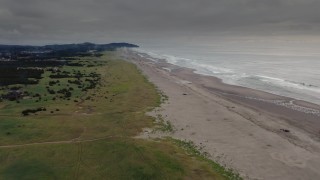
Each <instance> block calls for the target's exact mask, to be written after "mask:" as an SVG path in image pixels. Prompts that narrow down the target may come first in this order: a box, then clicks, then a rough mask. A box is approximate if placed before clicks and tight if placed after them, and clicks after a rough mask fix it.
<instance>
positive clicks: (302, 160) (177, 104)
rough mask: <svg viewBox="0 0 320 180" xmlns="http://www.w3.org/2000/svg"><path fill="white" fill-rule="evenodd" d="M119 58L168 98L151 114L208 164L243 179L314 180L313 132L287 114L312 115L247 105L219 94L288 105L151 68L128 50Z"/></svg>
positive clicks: (319, 160)
mask: <svg viewBox="0 0 320 180" xmlns="http://www.w3.org/2000/svg"><path fill="white" fill-rule="evenodd" d="M121 56H122V57H124V58H126V59H127V60H129V61H131V62H133V63H135V64H136V65H137V66H138V68H139V69H141V70H142V72H143V73H144V74H145V75H146V76H147V77H148V78H149V80H150V81H151V82H153V83H154V84H155V85H156V86H157V87H158V88H159V89H160V90H161V91H163V92H164V93H165V94H166V95H167V96H168V97H169V101H168V102H167V103H165V104H163V105H162V106H161V108H159V109H157V112H154V114H161V115H162V116H163V117H165V118H166V120H168V121H170V122H171V123H172V124H173V125H174V127H175V129H176V131H175V132H174V133H173V134H172V136H173V137H174V138H178V139H182V140H191V141H193V142H194V143H195V144H197V145H199V146H202V147H204V150H205V151H206V152H208V153H209V154H210V155H211V156H212V159H213V160H215V161H218V162H220V163H222V164H225V165H226V166H227V167H230V168H233V169H235V170H237V171H238V172H239V173H240V174H241V175H242V176H243V177H245V178H246V179H290V180H293V179H320V143H319V141H318V139H317V138H318V136H317V134H316V131H317V128H319V127H310V128H309V126H310V124H303V125H304V126H301V127H305V128H301V127H300V126H296V124H295V122H296V121H294V117H292V118H291V114H293V115H292V116H299V117H300V116H301V117H303V118H305V119H306V122H313V121H314V119H317V118H318V117H316V116H315V115H313V114H306V113H302V112H296V111H294V112H293V110H292V109H291V110H290V109H289V110H287V109H288V108H287V109H285V108H286V107H282V106H281V107H280V106H279V107H278V106H277V105H275V104H272V103H271V104H270V103H268V104H266V103H265V102H259V101H257V102H256V101H254V103H251V101H250V102H247V101H246V100H243V99H240V98H233V97H231V96H227V95H224V94H221V92H229V93H231V92H232V93H240V94H242V95H244V94H245V95H251V96H252V95H254V96H255V97H259V98H264V99H268V100H276V99H281V100H288V99H287V98H285V97H277V96H274V95H270V94H268V93H263V92H259V91H255V90H251V89H247V88H237V87H230V86H227V85H221V82H220V83H219V82H218V81H217V80H216V79H214V78H208V77H203V76H199V75H196V74H193V73H192V71H190V70H188V69H185V68H179V67H176V66H171V65H168V64H166V63H155V62H152V61H150V60H147V59H144V58H142V57H140V56H137V55H136V54H135V53H133V52H130V51H122V52H121ZM164 67H165V68H164ZM168 69H171V70H168ZM224 86H225V87H224ZM210 88H211V89H210ZM212 89H219V91H215V90H212ZM224 90H225V91H224ZM255 103H256V104H257V105H255ZM260 107H262V108H260ZM310 107H315V108H318V106H313V105H312V106H310ZM281 108H283V110H282V109H281ZM278 111H280V112H278ZM291 111H292V112H291ZM296 114H298V115H296ZM313 116H315V117H313ZM291 119H293V120H291ZM308 120H309V121H308ZM315 125H316V126H317V125H318V124H313V126H315ZM311 126H312V124H311ZM308 128H309V129H308ZM283 130H289V131H290V132H285V131H283ZM150 136H152V134H150Z"/></svg>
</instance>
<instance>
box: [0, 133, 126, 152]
mask: <svg viewBox="0 0 320 180" xmlns="http://www.w3.org/2000/svg"><path fill="white" fill-rule="evenodd" d="M110 138H122V136H107V137H102V138H95V139H86V140H79V139H78V138H75V139H72V140H67V141H50V142H37V143H28V144H15V145H4V146H0V149H1V148H16V147H26V146H35V145H46V144H72V143H80V142H81V143H84V142H93V141H99V140H104V139H110Z"/></svg>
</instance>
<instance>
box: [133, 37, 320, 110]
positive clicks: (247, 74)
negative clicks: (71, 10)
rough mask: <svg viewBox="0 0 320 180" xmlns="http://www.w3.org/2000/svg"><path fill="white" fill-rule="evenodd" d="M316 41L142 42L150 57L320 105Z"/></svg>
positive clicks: (242, 84)
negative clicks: (178, 43) (146, 43)
mask: <svg viewBox="0 0 320 180" xmlns="http://www.w3.org/2000/svg"><path fill="white" fill-rule="evenodd" d="M319 47H320V46H318V45H317V44H316V43H306V42H286V41H284V42H283V41H281V42H276V43H275V42H255V41H219V42H214V43H212V44H210V43H205V44H201V43H198V44H191V43H186V44H182V45H181V44H180V45H171V46H170V45H167V44H163V45H150V44H149V45H146V46H142V47H141V48H138V49H135V50H136V51H137V52H140V53H141V55H143V53H145V54H148V55H149V56H151V57H153V58H152V60H154V61H156V60H157V59H165V60H166V61H167V62H169V63H171V64H175V65H178V66H182V67H188V68H193V69H195V70H196V71H195V72H196V73H199V74H202V75H208V76H215V77H218V78H220V79H222V80H223V82H224V83H227V84H232V85H239V86H244V87H249V88H253V89H257V90H262V91H266V92H269V93H273V94H277V95H281V96H286V97H292V98H295V99H299V100H304V101H308V102H312V103H315V104H319V105H320V51H319Z"/></svg>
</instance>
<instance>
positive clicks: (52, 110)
mask: <svg viewBox="0 0 320 180" xmlns="http://www.w3.org/2000/svg"><path fill="white" fill-rule="evenodd" d="M77 62H80V63H81V64H82V66H63V67H62V68H61V69H60V70H61V71H65V72H70V73H71V74H72V73H73V74H75V72H80V73H82V74H84V75H85V76H83V77H79V78H75V77H67V78H58V79H55V78H50V77H49V76H50V75H52V72H50V71H46V72H45V73H44V75H43V78H42V79H41V80H40V83H39V84H38V85H27V86H25V85H21V88H22V89H23V90H24V91H28V92H32V94H33V95H35V94H40V95H41V98H39V97H37V96H35V97H34V96H30V97H27V98H24V99H22V100H19V102H16V101H2V102H0V179H6V180H7V179H9V180H10V179H19V180H21V179H30V180H31V179H32V180H33V179H229V178H231V179H232V178H237V176H234V175H233V174H232V173H231V172H230V171H226V170H224V168H222V167H221V166H219V165H217V164H215V163H213V162H211V161H209V160H207V159H205V158H204V157H203V156H202V155H201V154H199V153H198V152H196V151H195V150H194V149H193V147H191V148H190V146H188V144H184V143H183V142H180V141H176V140H172V139H165V140H143V139H137V138H134V136H136V135H137V134H139V133H140V132H141V131H142V129H143V128H146V127H149V128H152V127H154V125H155V121H154V118H152V117H148V116H146V115H145V113H146V112H147V111H150V110H151V109H152V108H154V107H156V106H159V105H160V103H161V97H160V94H159V93H158V92H157V90H156V88H155V87H154V85H152V84H151V83H149V82H148V81H147V79H146V78H145V77H144V76H142V75H141V73H140V72H139V71H138V70H137V68H136V67H135V66H134V65H133V64H131V63H128V62H125V61H122V60H119V59H118V58H117V57H116V56H115V55H114V54H113V53H105V55H104V56H102V57H100V58H97V57H94V58H93V57H83V58H81V60H77ZM91 73H96V74H98V75H99V77H100V79H99V81H98V82H97V83H96V85H97V86H96V87H94V88H91V89H85V90H84V87H87V86H89V85H90V82H89V81H90V80H92V79H94V77H93V76H89V75H90V74H91ZM87 75H88V76H87ZM77 79H78V80H81V81H82V84H81V86H82V87H79V85H77V84H74V83H70V81H75V80H77ZM86 79H87V81H86ZM57 80H59V82H58V83H56V84H53V85H51V86H50V85H49V83H50V82H52V81H57ZM47 86H49V87H50V89H52V90H54V91H56V92H58V91H59V90H61V89H63V88H68V89H72V90H70V91H71V92H72V95H71V96H70V97H63V96H64V95H63V93H60V94H59V93H56V94H50V93H48V90H47ZM7 88H10V87H7ZM5 91H7V89H5V88H3V89H2V90H0V93H4V92H5ZM37 108H45V110H43V111H39V112H36V113H30V114H28V115H26V116H24V115H23V114H22V112H23V111H24V110H26V109H37Z"/></svg>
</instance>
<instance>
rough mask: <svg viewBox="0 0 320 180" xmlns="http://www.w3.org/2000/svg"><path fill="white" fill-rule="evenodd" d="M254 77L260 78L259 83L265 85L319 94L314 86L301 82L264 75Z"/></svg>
mask: <svg viewBox="0 0 320 180" xmlns="http://www.w3.org/2000/svg"><path fill="white" fill-rule="evenodd" d="M256 77H258V78H260V80H261V81H263V82H266V83H273V84H277V85H279V86H282V87H289V88H296V89H300V90H308V91H312V92H316V93H320V88H319V87H318V86H316V85H312V84H307V83H303V82H295V81H289V80H286V79H281V78H275V77H269V76H264V75H256Z"/></svg>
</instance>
